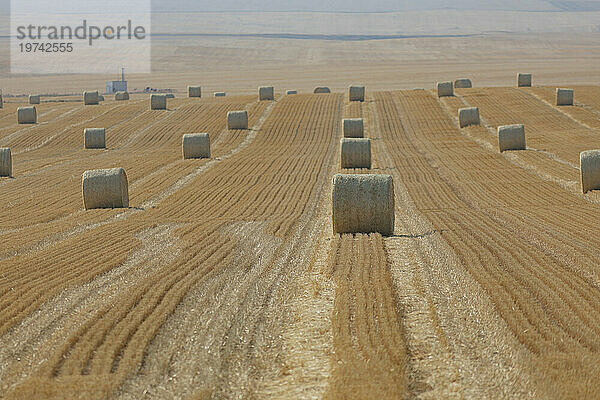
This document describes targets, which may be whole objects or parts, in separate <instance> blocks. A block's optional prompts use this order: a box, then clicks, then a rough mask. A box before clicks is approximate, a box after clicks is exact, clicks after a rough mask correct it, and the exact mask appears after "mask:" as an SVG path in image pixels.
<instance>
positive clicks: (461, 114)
mask: <svg viewBox="0 0 600 400" xmlns="http://www.w3.org/2000/svg"><path fill="white" fill-rule="evenodd" d="M458 122H459V124H460V127H461V128H464V127H465V126H469V125H479V108H477V107H468V108H461V109H460V110H458Z"/></svg>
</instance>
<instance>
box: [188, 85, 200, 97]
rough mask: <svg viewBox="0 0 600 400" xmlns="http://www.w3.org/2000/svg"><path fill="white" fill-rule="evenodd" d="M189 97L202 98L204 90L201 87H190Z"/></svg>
mask: <svg viewBox="0 0 600 400" xmlns="http://www.w3.org/2000/svg"><path fill="white" fill-rule="evenodd" d="M188 97H202V88H201V87H200V86H188Z"/></svg>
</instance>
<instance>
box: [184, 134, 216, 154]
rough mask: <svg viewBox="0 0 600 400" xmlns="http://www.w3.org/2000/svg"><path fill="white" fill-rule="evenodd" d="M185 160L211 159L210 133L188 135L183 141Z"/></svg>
mask: <svg viewBox="0 0 600 400" xmlns="http://www.w3.org/2000/svg"><path fill="white" fill-rule="evenodd" d="M182 147H183V158H184V159H188V158H210V138H209V136H208V133H188V134H185V135H183V140H182Z"/></svg>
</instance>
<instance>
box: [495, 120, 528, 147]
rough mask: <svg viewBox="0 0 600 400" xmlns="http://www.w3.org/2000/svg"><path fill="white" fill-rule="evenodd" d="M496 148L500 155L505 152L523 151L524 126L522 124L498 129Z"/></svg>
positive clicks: (524, 144)
mask: <svg viewBox="0 0 600 400" xmlns="http://www.w3.org/2000/svg"><path fill="white" fill-rule="evenodd" d="M498 148H499V149H500V153H502V152H503V151H506V150H525V149H526V148H527V146H526V143H525V126H524V125H523V124H516V125H504V126H499V127H498Z"/></svg>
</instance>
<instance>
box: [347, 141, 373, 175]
mask: <svg viewBox="0 0 600 400" xmlns="http://www.w3.org/2000/svg"><path fill="white" fill-rule="evenodd" d="M340 143H341V151H340V166H341V167H342V168H368V169H371V139H363V138H342V139H340Z"/></svg>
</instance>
